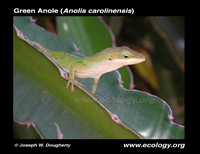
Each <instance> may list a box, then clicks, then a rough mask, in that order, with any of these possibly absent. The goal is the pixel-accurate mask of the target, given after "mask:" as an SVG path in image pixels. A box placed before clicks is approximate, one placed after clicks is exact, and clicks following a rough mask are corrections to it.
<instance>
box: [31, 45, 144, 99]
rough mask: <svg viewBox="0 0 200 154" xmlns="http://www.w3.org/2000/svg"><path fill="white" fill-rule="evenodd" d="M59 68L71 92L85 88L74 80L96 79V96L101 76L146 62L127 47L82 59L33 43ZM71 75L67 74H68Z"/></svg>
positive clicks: (115, 48) (93, 92) (140, 55)
mask: <svg viewBox="0 0 200 154" xmlns="http://www.w3.org/2000/svg"><path fill="white" fill-rule="evenodd" d="M31 44H32V45H34V46H35V47H36V48H38V49H39V50H40V51H41V52H42V53H43V54H44V55H45V56H47V58H48V59H50V60H51V61H52V62H53V63H54V64H55V65H56V66H57V67H60V68H61V69H62V70H64V71H65V72H64V71H62V70H60V69H59V70H60V74H61V76H62V77H63V78H65V79H67V80H68V83H67V86H66V88H68V86H69V84H70V83H71V91H72V92H73V91H74V85H80V86H84V85H82V84H81V83H79V82H78V81H77V80H75V79H74V78H94V81H93V85H92V94H94V95H95V93H96V90H97V85H98V82H99V79H100V77H101V75H103V74H105V73H107V72H111V71H113V70H116V69H118V68H120V67H122V66H125V65H133V64H137V63H140V62H143V61H144V60H145V56H144V55H142V54H141V53H138V52H136V51H134V50H132V49H130V48H128V47H126V46H123V47H111V48H107V49H105V50H103V51H101V52H98V53H96V54H95V55H93V56H90V57H85V58H80V57H76V56H74V55H71V54H68V53H64V52H58V51H51V50H48V49H46V48H44V47H43V46H42V45H40V44H39V43H37V42H31ZM66 72H67V73H68V74H69V75H68V74H67V73H66Z"/></svg>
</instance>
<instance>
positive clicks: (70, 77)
mask: <svg viewBox="0 0 200 154" xmlns="http://www.w3.org/2000/svg"><path fill="white" fill-rule="evenodd" d="M74 73H75V69H74V67H73V65H71V67H70V70H69V80H68V82H67V86H66V89H67V88H68V86H69V84H70V82H71V84H72V85H71V92H74V84H75V85H80V86H83V87H85V86H84V85H83V84H81V83H79V82H78V81H76V80H75V79H74Z"/></svg>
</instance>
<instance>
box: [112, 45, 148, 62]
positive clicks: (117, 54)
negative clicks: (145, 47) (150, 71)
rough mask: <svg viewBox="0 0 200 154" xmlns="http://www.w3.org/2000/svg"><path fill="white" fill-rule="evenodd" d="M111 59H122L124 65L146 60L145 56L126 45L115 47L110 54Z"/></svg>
mask: <svg viewBox="0 0 200 154" xmlns="http://www.w3.org/2000/svg"><path fill="white" fill-rule="evenodd" d="M108 55H109V60H114V61H120V62H121V63H124V65H132V64H137V63H140V62H143V61H145V56H144V55H143V54H141V53H139V52H136V51H134V50H132V49H130V48H128V47H126V46H123V47H114V48H113V49H112V52H110V53H109V54H108Z"/></svg>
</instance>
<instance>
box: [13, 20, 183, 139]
mask: <svg viewBox="0 0 200 154" xmlns="http://www.w3.org/2000/svg"><path fill="white" fill-rule="evenodd" d="M57 23H58V29H59V33H60V35H61V36H63V37H66V38H68V39H70V40H71V41H70V40H68V39H64V38H63V37H61V36H58V35H55V34H52V33H50V32H48V31H46V30H44V29H42V28H40V27H39V26H37V25H36V24H35V23H34V22H33V21H31V19H30V18H28V17H15V18H14V26H15V27H16V28H17V29H19V30H21V31H22V33H23V35H25V36H26V37H27V38H29V39H30V40H32V41H37V42H38V43H40V44H41V45H43V46H44V47H45V48H47V49H50V50H55V51H62V52H67V53H70V54H75V48H76V46H75V44H76V45H77V44H78V47H81V49H80V53H82V54H85V55H87V56H89V55H92V54H94V52H98V51H101V50H102V49H104V48H107V47H110V46H112V43H113V40H112V37H111V36H110V32H109V30H108V29H107V28H106V27H105V26H104V25H103V24H102V23H101V22H100V21H99V20H98V18H96V17H92V18H89V17H88V18H82V17H74V18H73V17H72V18H71V17H67V18H58V21H57ZM89 23H92V24H89ZM64 25H65V26H64ZM66 25H67V26H66ZM66 27H67V28H66ZM66 29H67V31H66ZM95 31H100V32H99V33H98V32H97V33H95ZM16 32H17V30H16V29H13V42H14V49H13V52H14V53H13V55H14V56H13V65H14V111H13V112H14V120H15V121H16V122H18V123H21V124H32V125H33V126H34V127H35V129H36V130H37V132H38V133H39V134H40V136H41V137H42V138H57V137H58V133H57V129H56V125H55V123H56V124H57V125H58V126H59V129H60V131H61V133H62V134H63V137H64V138H67V139H70V138H106V139H108V138H115V139H121V138H126V139H128V138H138V137H140V138H184V127H182V126H180V125H177V124H175V123H173V122H172V111H171V109H170V107H169V105H168V104H167V103H166V102H164V101H163V100H161V99H160V98H158V97H156V96H153V95H150V94H148V93H146V92H142V91H138V90H128V91H127V90H125V89H124V88H122V87H121V86H120V84H119V81H118V78H120V77H121V76H120V74H119V73H118V71H113V72H110V73H107V74H105V75H103V76H102V77H101V79H100V81H99V85H98V89H97V95H96V96H92V95H89V91H90V90H91V86H92V79H80V80H79V82H81V83H82V84H84V85H85V86H86V87H85V89H83V90H81V89H79V88H78V87H75V91H74V92H73V93H72V92H71V91H70V89H66V88H65V87H66V84H67V81H66V80H65V79H63V78H62V77H61V76H60V74H59V71H58V69H57V67H56V66H55V65H54V64H53V63H52V62H51V61H49V60H48V59H47V58H46V57H45V56H44V55H43V54H41V53H40V52H38V51H37V50H36V49H35V48H34V47H32V46H31V45H30V44H28V43H27V42H26V41H24V40H23V39H22V37H18V36H17V34H16ZM73 34H74V35H73ZM101 36H102V37H101ZM72 41H74V42H75V44H74V42H72ZM124 69H125V68H124ZM113 115H117V116H118V117H119V119H120V120H121V121H120V120H119V119H115V118H113V117H112V118H113V120H114V121H113V120H112V118H111V117H110V116H113ZM116 120H118V121H116Z"/></svg>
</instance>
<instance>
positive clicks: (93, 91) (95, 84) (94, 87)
mask: <svg viewBox="0 0 200 154" xmlns="http://www.w3.org/2000/svg"><path fill="white" fill-rule="evenodd" d="M99 79H100V76H99V77H96V78H94V81H93V85H92V94H93V95H95V94H96V91H97V85H98V82H99Z"/></svg>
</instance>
